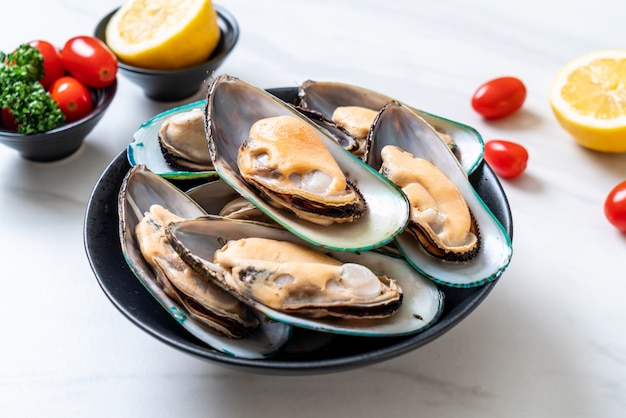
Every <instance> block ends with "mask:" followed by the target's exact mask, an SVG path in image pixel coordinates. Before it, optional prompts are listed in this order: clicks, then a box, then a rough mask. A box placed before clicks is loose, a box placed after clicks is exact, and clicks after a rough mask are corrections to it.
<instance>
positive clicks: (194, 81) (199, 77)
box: [94, 5, 239, 102]
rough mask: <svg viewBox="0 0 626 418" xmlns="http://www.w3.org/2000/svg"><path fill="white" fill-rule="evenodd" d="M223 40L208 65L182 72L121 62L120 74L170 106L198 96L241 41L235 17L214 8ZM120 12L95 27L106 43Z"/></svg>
mask: <svg viewBox="0 0 626 418" xmlns="http://www.w3.org/2000/svg"><path fill="white" fill-rule="evenodd" d="M214 8H215V11H216V12H217V23H218V25H219V27H220V31H221V37H220V41H219V43H218V44H217V47H216V48H215V50H214V51H213V53H212V54H211V56H210V57H209V59H208V60H207V61H205V62H204V63H202V64H199V65H196V66H194V67H189V68H183V69H180V70H151V69H147V68H140V67H133V66H131V65H128V64H125V63H124V62H123V61H122V60H119V58H118V61H119V62H118V69H119V72H120V73H121V74H123V75H124V76H125V77H126V78H128V79H129V80H131V81H132V82H133V83H135V84H137V85H138V86H139V87H141V88H142V89H143V91H144V93H145V95H146V96H148V97H149V98H150V99H153V100H157V101H162V102H169V101H175V100H182V99H185V98H187V97H190V96H192V95H193V94H195V93H196V92H197V91H198V90H200V88H201V87H202V84H203V83H204V82H205V80H206V79H207V78H209V77H210V76H211V73H212V72H213V71H215V70H216V69H217V68H218V67H219V66H220V65H221V64H222V62H223V61H224V60H225V59H226V57H227V56H228V55H229V54H230V53H231V52H232V51H233V49H234V48H235V45H236V44H237V41H238V40H239V25H238V24H237V21H236V20H235V18H234V16H233V15H232V14H230V13H229V12H228V11H227V10H225V9H224V8H223V7H220V6H217V5H215V6H214ZM116 11H117V9H115V10H113V11H112V12H111V13H109V14H108V15H106V16H105V17H104V18H103V19H102V20H101V21H100V22H99V23H98V25H97V26H96V30H95V32H94V35H95V36H96V37H97V38H99V39H100V40H101V41H103V42H104V43H106V27H107V24H108V23H109V20H111V17H112V16H113V14H115V12H116Z"/></svg>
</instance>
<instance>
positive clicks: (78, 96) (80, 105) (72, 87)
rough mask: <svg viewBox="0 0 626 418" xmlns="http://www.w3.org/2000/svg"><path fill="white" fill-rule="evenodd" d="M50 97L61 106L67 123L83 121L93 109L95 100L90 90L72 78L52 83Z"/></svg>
mask: <svg viewBox="0 0 626 418" xmlns="http://www.w3.org/2000/svg"><path fill="white" fill-rule="evenodd" d="M50 96H51V97H52V100H54V101H55V102H57V103H58V104H59V107H60V108H61V110H62V111H63V113H64V114H65V121H66V122H67V123H70V122H74V121H77V120H79V119H82V118H83V117H85V116H87V115H88V114H89V112H91V110H92V109H93V99H92V97H91V93H90V91H89V89H88V88H87V86H85V85H84V84H83V83H81V82H80V81H78V80H77V79H75V78H74V77H71V76H64V77H61V78H58V79H57V80H56V81H55V82H54V83H52V86H50Z"/></svg>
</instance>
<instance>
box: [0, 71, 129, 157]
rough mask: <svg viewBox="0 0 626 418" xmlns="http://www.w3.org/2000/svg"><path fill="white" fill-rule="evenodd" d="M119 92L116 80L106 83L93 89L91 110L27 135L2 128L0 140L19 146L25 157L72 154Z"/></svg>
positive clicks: (65, 155) (7, 144) (8, 144)
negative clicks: (53, 126) (49, 128)
mask: <svg viewBox="0 0 626 418" xmlns="http://www.w3.org/2000/svg"><path fill="white" fill-rule="evenodd" d="M116 92H117V80H116V81H114V82H113V83H112V84H109V85H108V86H106V87H103V88H99V89H91V94H92V98H93V103H94V108H93V110H92V111H91V113H89V115H87V116H85V117H84V118H82V119H80V120H77V121H75V122H71V123H67V124H65V125H63V126H60V127H58V128H55V129H51V130H49V131H45V132H40V133H36V134H30V135H24V134H21V133H18V132H14V131H7V130H5V129H2V128H0V144H4V145H6V146H8V147H10V148H13V149H15V150H17V151H18V152H19V153H20V155H21V156H22V157H23V158H25V159H27V160H31V161H38V162H50V161H56V160H60V159H62V158H65V157H69V156H70V155H72V154H73V153H74V152H76V151H77V150H78V148H80V146H81V145H82V143H83V141H84V140H85V137H86V136H87V135H88V134H89V132H91V130H92V129H93V128H94V127H95V126H96V124H97V123H98V122H99V121H100V119H102V116H104V112H105V110H106V109H107V108H108V107H109V105H110V104H111V102H112V101H113V98H114V97H115V93H116Z"/></svg>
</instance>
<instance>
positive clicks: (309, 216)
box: [206, 75, 408, 251]
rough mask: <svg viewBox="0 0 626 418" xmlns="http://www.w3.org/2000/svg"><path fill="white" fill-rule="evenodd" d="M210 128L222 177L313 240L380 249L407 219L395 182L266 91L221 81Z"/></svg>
mask: <svg viewBox="0 0 626 418" xmlns="http://www.w3.org/2000/svg"><path fill="white" fill-rule="evenodd" d="M206 132H207V135H208V141H209V151H210V152H211V156H212V158H213V162H214V165H215V169H216V171H217V172H218V174H219V175H220V177H221V178H222V179H223V180H224V181H225V182H226V183H228V184H229V185H230V186H231V187H233V189H235V190H237V192H239V193H240V194H241V195H242V196H243V197H244V198H246V199H247V200H249V201H250V202H251V203H253V204H254V205H255V206H256V207H257V208H258V209H260V210H261V211H263V212H264V213H266V214H267V215H268V216H270V217H271V218H272V219H274V220H275V221H276V222H277V223H279V224H280V225H282V226H283V227H285V228H286V229H288V230H289V231H291V232H292V233H294V234H296V235H298V236H300V237H302V238H304V239H306V240H308V241H309V242H311V243H314V244H316V245H319V246H322V247H326V248H333V249H342V250H350V251H359V250H364V249H370V248H375V247H380V246H382V245H385V244H386V243H388V242H390V241H391V240H392V239H393V237H394V236H395V235H396V234H398V233H399V232H400V231H402V229H403V228H404V226H405V225H406V223H407V220H408V203H407V201H406V198H405V197H404V195H403V194H402V193H401V192H400V191H399V190H398V189H397V188H396V187H395V186H394V185H393V184H392V183H391V182H389V181H388V180H386V179H385V178H384V177H383V176H382V175H380V174H379V173H377V172H376V171H375V170H372V169H371V167H369V166H367V165H366V164H364V163H363V162H362V161H360V160H359V159H358V158H355V157H354V156H353V155H352V154H351V153H349V152H348V151H346V150H345V149H343V148H342V147H341V146H339V145H338V144H337V143H336V142H335V141H334V140H333V138H332V137H330V135H329V134H328V133H327V132H326V131H324V130H322V129H321V128H320V127H319V126H318V125H316V124H315V123H313V122H312V121H311V120H309V119H308V118H306V117H305V116H303V115H302V114H301V113H299V112H298V111H296V110H295V109H294V108H293V106H291V105H288V104H287V103H285V102H283V101H282V100H280V99H278V98H277V97H275V96H273V95H271V94H269V93H268V92H266V91H265V90H262V89H259V88H257V87H255V86H252V85H250V84H248V83H246V82H244V81H242V80H240V79H238V78H236V77H232V76H228V75H221V76H219V77H217V78H215V79H214V80H213V81H212V83H211V85H210V86H209V89H208V94H207V100H206ZM320 225H321V226H320Z"/></svg>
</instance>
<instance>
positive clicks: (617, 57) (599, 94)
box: [550, 50, 626, 153]
mask: <svg viewBox="0 0 626 418" xmlns="http://www.w3.org/2000/svg"><path fill="white" fill-rule="evenodd" d="M550 105H551V107H552V111H553V113H554V115H555V116H556V119H557V120H558V122H559V124H560V125H561V126H562V127H563V128H564V129H565V130H566V131H567V132H568V133H569V134H570V135H571V136H572V137H573V138H574V139H575V140H576V141H577V142H578V143H579V144H580V145H582V146H584V147H586V148H589V149H592V150H596V151H602V152H614V153H621V152H626V50H603V51H595V52H592V53H589V54H586V55H583V56H581V57H578V58H576V59H574V60H572V61H571V62H569V63H568V64H566V65H565V66H564V67H563V68H562V69H561V70H560V71H559V72H558V74H557V76H556V77H555V79H554V81H553V83H552V86H551V88H550Z"/></svg>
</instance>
